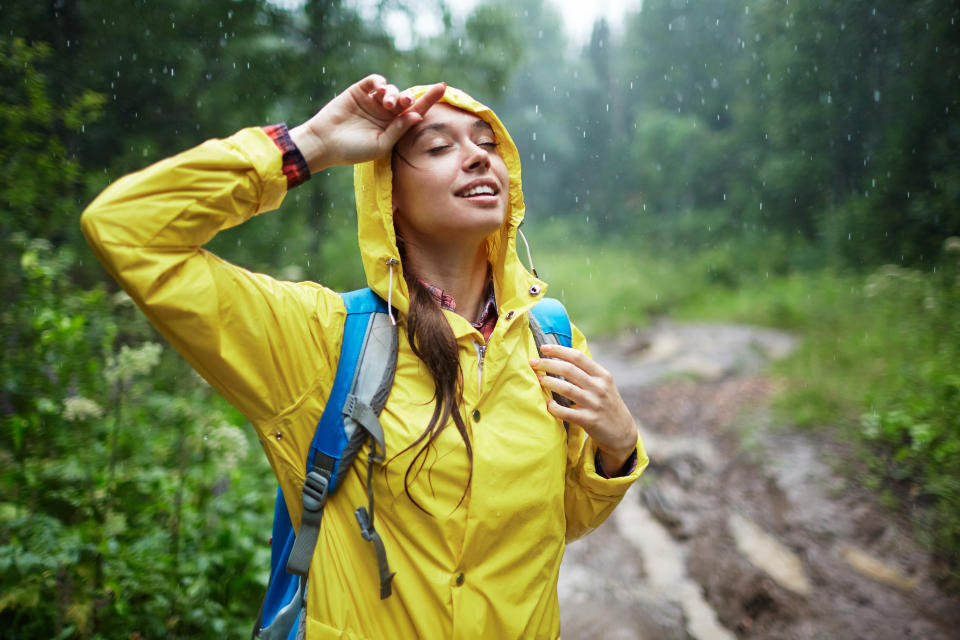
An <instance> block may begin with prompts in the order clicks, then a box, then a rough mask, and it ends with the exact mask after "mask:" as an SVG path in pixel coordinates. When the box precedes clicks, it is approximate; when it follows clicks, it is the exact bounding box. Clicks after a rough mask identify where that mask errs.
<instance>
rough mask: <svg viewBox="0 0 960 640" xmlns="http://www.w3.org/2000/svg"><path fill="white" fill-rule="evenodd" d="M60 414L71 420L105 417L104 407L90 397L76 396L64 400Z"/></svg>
mask: <svg viewBox="0 0 960 640" xmlns="http://www.w3.org/2000/svg"><path fill="white" fill-rule="evenodd" d="M60 415H62V416H63V419H64V420H68V421H70V422H79V421H80V420H96V419H97V418H102V417H103V407H101V406H100V405H99V404H97V403H96V402H95V401H94V400H91V399H90V398H84V397H83V396H74V397H72V398H66V399H65V400H64V401H63V411H62V412H61V414H60Z"/></svg>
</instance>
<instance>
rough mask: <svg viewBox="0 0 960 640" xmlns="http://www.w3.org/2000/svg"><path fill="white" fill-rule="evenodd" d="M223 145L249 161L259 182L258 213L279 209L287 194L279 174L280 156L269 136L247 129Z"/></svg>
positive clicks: (284, 179) (262, 131) (228, 139)
mask: <svg viewBox="0 0 960 640" xmlns="http://www.w3.org/2000/svg"><path fill="white" fill-rule="evenodd" d="M226 143H227V144H229V145H230V146H232V147H233V148H234V149H236V150H237V151H238V152H240V153H242V154H243V155H244V156H245V157H246V158H247V159H248V160H249V161H250V164H251V165H252V166H253V170H254V171H256V173H257V176H258V177H259V178H260V202H259V203H258V206H257V213H261V212H263V211H272V210H273V209H276V208H277V207H279V206H280V203H281V202H283V197H284V196H285V195H286V194H287V179H286V176H284V175H283V172H282V171H281V154H280V152H279V149H278V148H277V145H275V144H274V143H273V142H272V140H271V138H270V136H268V135H267V133H266V132H265V131H264V130H263V129H262V128H260V127H249V128H247V129H241V130H240V131H238V132H237V133H235V134H233V135H232V136H230V137H229V138H227V140H226Z"/></svg>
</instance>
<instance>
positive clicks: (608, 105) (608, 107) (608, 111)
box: [607, 102, 610, 113]
mask: <svg viewBox="0 0 960 640" xmlns="http://www.w3.org/2000/svg"><path fill="white" fill-rule="evenodd" d="M607 113H610V103H609V102H608V103H607Z"/></svg>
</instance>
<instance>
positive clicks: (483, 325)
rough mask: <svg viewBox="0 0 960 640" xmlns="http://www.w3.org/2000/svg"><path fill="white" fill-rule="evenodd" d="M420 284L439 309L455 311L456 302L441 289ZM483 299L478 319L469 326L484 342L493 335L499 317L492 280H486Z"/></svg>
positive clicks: (428, 284)
mask: <svg viewBox="0 0 960 640" xmlns="http://www.w3.org/2000/svg"><path fill="white" fill-rule="evenodd" d="M420 283H421V284H422V285H423V286H424V287H426V288H427V291H429V292H430V295H432V296H433V299H434V300H436V301H437V304H439V305H440V308H442V309H446V310H448V311H456V310H457V301H456V300H454V299H453V296H449V295H447V294H445V293H444V292H443V289H441V288H440V287H436V286H434V285H432V284H430V283H429V282H424V281H423V280H421V281H420ZM484 297H485V302H484V303H483V305H482V306H481V307H480V317H479V318H478V319H477V321H476V322H471V323H470V324H471V325H473V328H474V329H476V330H477V331H479V332H480V333H481V334H482V335H483V339H484V340H489V339H490V335H491V334H492V333H493V328H494V326H496V324H497V318H498V317H499V313H498V312H497V298H496V296H495V295H494V292H493V280H487V289H486V291H485V292H484Z"/></svg>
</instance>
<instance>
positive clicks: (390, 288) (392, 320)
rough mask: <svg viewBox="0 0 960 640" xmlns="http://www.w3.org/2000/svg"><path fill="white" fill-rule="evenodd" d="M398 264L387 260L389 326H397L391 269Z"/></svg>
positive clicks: (392, 260)
mask: <svg viewBox="0 0 960 640" xmlns="http://www.w3.org/2000/svg"><path fill="white" fill-rule="evenodd" d="M524 242H526V241H524ZM527 251H530V249H529V248H528V249H527ZM398 264H400V261H399V260H397V259H396V258H387V266H388V267H390V279H389V280H388V281H387V315H389V316H390V324H392V325H393V326H397V319H396V318H394V317H393V305H392V304H391V302H392V300H393V267H394V266H395V265H398ZM534 275H536V274H534Z"/></svg>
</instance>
